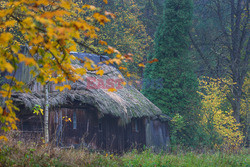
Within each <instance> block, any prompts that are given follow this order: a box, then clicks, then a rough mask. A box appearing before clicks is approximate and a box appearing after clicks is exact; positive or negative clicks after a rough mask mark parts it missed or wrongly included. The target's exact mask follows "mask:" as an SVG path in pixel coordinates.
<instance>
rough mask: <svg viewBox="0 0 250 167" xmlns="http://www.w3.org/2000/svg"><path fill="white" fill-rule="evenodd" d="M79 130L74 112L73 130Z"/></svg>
mask: <svg viewBox="0 0 250 167" xmlns="http://www.w3.org/2000/svg"><path fill="white" fill-rule="evenodd" d="M76 128H77V121H76V112H73V129H76Z"/></svg>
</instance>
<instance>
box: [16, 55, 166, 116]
mask: <svg viewBox="0 0 250 167" xmlns="http://www.w3.org/2000/svg"><path fill="white" fill-rule="evenodd" d="M74 54H75V55H76V56H78V57H79V54H77V53H74ZM80 56H81V55H80ZM82 56H86V54H82ZM88 57H89V54H88ZM90 57H91V56H90ZM94 61H95V63H98V62H97V61H96V60H94ZM75 66H76V67H80V65H79V64H78V65H77V64H76V65H75ZM101 69H102V70H103V71H104V74H103V76H100V75H96V74H95V73H96V72H90V71H89V72H88V73H87V75H85V76H84V77H83V78H84V80H82V81H77V82H75V83H71V90H66V91H63V92H53V93H50V95H49V96H50V99H49V103H50V107H59V106H60V107H62V106H63V107H66V106H72V104H73V103H74V106H75V107H81V105H85V104H88V105H91V106H94V107H95V108H97V109H98V111H100V112H101V113H103V114H111V115H114V116H117V117H120V118H122V119H125V120H128V119H130V118H132V117H144V116H146V117H156V116H159V115H161V114H162V112H161V110H160V109H159V108H158V107H156V106H155V105H154V104H153V103H152V102H150V101H149V100H148V99H147V98H146V97H145V96H143V95H142V94H141V93H140V92H139V91H138V90H137V89H135V88H134V87H133V86H129V85H126V86H124V87H123V88H122V89H117V91H116V92H110V91H108V90H107V89H87V78H88V77H94V78H96V79H102V80H103V81H104V82H105V81H107V79H119V77H120V76H121V73H120V72H119V71H118V70H117V69H116V68H115V67H113V66H108V65H102V66H101ZM123 79H124V78H123ZM124 80H125V79H124ZM96 84H97V82H96ZM116 86H117V84H116ZM13 99H14V100H15V101H16V102H20V103H22V104H23V105H25V107H27V108H29V109H32V108H33V107H34V105H36V104H38V105H41V106H44V94H43V93H42V92H39V93H35V92H34V93H30V94H27V93H26V94H24V93H15V94H14V95H13ZM75 102H77V104H75Z"/></svg>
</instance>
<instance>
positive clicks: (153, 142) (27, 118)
mask: <svg viewBox="0 0 250 167" xmlns="http://www.w3.org/2000/svg"><path fill="white" fill-rule="evenodd" d="M73 54H74V55H75V56H77V57H79V58H82V59H84V58H85V57H88V58H90V59H91V60H93V61H94V62H95V63H96V64H97V63H98V62H100V61H102V60H100V57H99V56H96V55H92V54H87V53H73ZM103 58H104V59H108V57H105V56H104V57H103ZM75 63H76V64H75V67H76V68H77V67H80V66H81V64H80V63H79V62H75ZM101 69H103V70H104V74H103V75H102V76H100V75H96V72H91V71H88V72H87V75H84V80H81V81H77V82H75V83H69V82H67V84H70V85H71V90H64V91H63V92H59V91H58V90H55V84H54V83H50V84H49V127H50V139H51V141H52V142H53V143H54V144H56V145H58V146H75V147H81V146H83V147H89V148H93V149H101V150H109V151H115V152H116V151H119V152H120V151H125V150H128V149H131V148H142V147H143V146H154V147H157V148H166V147H167V146H168V144H169V126H168V121H169V118H168V117H167V116H165V115H163V114H162V112H161V110H160V109H159V108H158V107H156V106H155V105H154V104H153V103H152V102H150V101H149V100H148V99H147V98H146V97H144V96H143V95H142V94H141V93H140V92H139V91H138V90H137V89H135V88H134V87H133V86H129V85H126V86H124V85H122V82H123V81H125V79H124V77H122V75H121V73H120V72H119V70H117V69H116V68H115V67H114V66H110V65H101ZM29 70H30V69H28V68H27V67H25V66H22V65H20V68H19V70H18V71H17V74H16V75H17V76H16V77H17V79H19V80H23V81H25V82H26V83H28V85H29V86H30V88H31V90H32V93H13V96H12V97H13V100H14V101H15V103H16V104H17V105H18V106H19V107H20V108H21V112H18V113H17V115H18V117H19V119H20V122H19V130H20V131H22V132H23V134H30V135H31V136H32V135H33V136H36V134H40V133H41V132H42V131H43V128H42V127H43V126H42V125H43V118H42V117H41V116H37V115H35V114H34V113H33V107H34V106H35V105H40V106H42V107H43V106H45V100H44V93H43V86H41V85H40V84H38V83H37V82H35V81H34V79H33V78H32V77H31V76H30V75H29ZM111 87H115V88H116V89H117V91H113V92H111V91H108V88H111ZM68 118H70V119H71V121H67V120H69V119H68Z"/></svg>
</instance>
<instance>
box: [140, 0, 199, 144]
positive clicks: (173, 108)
mask: <svg viewBox="0 0 250 167" xmlns="http://www.w3.org/2000/svg"><path fill="white" fill-rule="evenodd" d="M164 5H165V6H164V11H163V16H162V21H161V24H160V25H159V27H158V29H157V31H156V35H155V48H154V54H153V55H152V56H151V57H153V58H157V59H158V60H159V61H158V62H156V63H152V64H149V65H147V66H146V69H145V75H144V77H145V82H144V86H143V93H144V95H145V96H146V97H148V98H149V100H151V101H152V102H153V103H154V104H155V105H157V106H158V107H159V108H160V109H161V110H162V111H163V112H164V113H165V114H168V115H170V116H174V115H176V114H177V113H178V114H179V115H181V116H182V117H183V119H184V123H185V125H184V129H183V130H182V132H180V131H179V132H176V134H173V135H175V137H176V141H177V143H178V141H179V143H180V142H181V143H183V144H192V143H194V142H193V141H195V142H196V140H194V139H192V137H193V136H192V133H193V132H192V131H193V130H194V128H195V122H196V121H197V115H198V114H197V113H196V111H197V106H198V104H199V97H198V94H197V87H198V82H197V78H196V75H195V73H194V71H193V69H192V66H193V65H192V61H191V58H190V57H189V54H188V49H189V38H188V32H189V29H190V25H191V21H192V11H193V4H192V0H166V1H165V4H164ZM161 81H162V83H159V82H161Z"/></svg>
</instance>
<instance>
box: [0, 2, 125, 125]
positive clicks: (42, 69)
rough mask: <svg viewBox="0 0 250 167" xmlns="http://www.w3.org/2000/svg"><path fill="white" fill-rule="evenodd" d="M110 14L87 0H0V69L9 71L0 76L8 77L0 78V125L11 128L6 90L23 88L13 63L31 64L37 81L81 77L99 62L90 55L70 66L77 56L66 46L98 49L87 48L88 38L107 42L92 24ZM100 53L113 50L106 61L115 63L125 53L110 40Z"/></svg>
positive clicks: (104, 20)
mask: <svg viewBox="0 0 250 167" xmlns="http://www.w3.org/2000/svg"><path fill="white" fill-rule="evenodd" d="M104 3H107V1H106V0H105V1H104ZM110 17H113V14H112V13H110V12H107V11H104V10H102V9H101V8H96V7H94V6H91V5H87V4H84V5H82V6H80V5H79V4H78V3H76V2H74V1H71V0H56V1H48V0H5V1H1V8H0V70H1V72H8V73H10V74H11V75H12V76H7V77H6V79H9V80H10V82H8V83H6V84H3V85H2V86H1V90H0V95H1V96H0V97H2V98H3V101H4V104H3V105H2V106H5V107H4V108H2V107H0V119H1V122H2V123H3V125H5V126H2V129H3V130H9V129H16V126H15V122H16V121H17V118H16V117H15V112H14V110H18V108H17V107H15V106H14V105H13V101H12V100H9V99H10V98H11V92H12V91H20V92H28V91H29V89H28V87H27V85H26V84H25V83H23V82H21V81H18V80H17V79H15V73H16V71H17V69H18V66H17V64H18V63H22V62H23V63H25V65H27V66H30V67H33V69H32V70H31V74H32V75H33V77H35V78H36V80H37V82H40V83H41V84H42V85H45V84H46V83H47V82H49V81H51V82H55V83H62V82H64V81H65V80H66V79H67V80H69V81H72V82H75V81H76V80H79V79H81V76H82V75H84V74H86V71H87V70H92V71H93V70H98V69H99V68H98V67H97V66H96V65H94V64H93V62H92V61H90V60H86V61H85V62H84V65H83V67H82V68H80V69H79V68H74V67H73V66H72V63H71V62H72V61H73V60H75V59H77V58H76V57H74V56H73V55H71V54H70V52H71V51H77V50H78V49H80V48H83V47H84V48H86V49H87V50H89V51H92V52H94V53H96V54H101V53H97V52H96V51H95V50H94V49H93V48H92V45H93V43H89V42H88V40H89V39H92V40H94V41H99V42H100V43H102V44H107V43H106V42H103V41H101V40H100V39H99V38H98V33H97V32H98V31H99V30H100V28H98V27H97V25H104V24H105V23H107V22H110V19H109V18H110ZM22 45H25V46H26V48H27V49H28V53H27V54H24V53H23V52H21V48H22V47H21V46H22ZM97 45H98V44H97ZM99 45H101V44H99ZM104 53H108V54H115V55H117V56H116V57H115V58H114V59H111V60H110V61H109V62H107V63H114V62H115V63H117V64H118V65H119V64H120V63H121V61H122V60H124V59H125V57H124V56H122V55H120V52H119V51H118V50H116V49H114V48H113V47H110V46H106V49H105V50H104V51H103V52H102V54H104ZM81 61H82V60H81ZM99 74H101V72H100V71H99ZM57 88H58V89H59V90H60V91H62V90H64V89H65V88H67V89H71V87H70V85H63V86H60V87H57Z"/></svg>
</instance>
